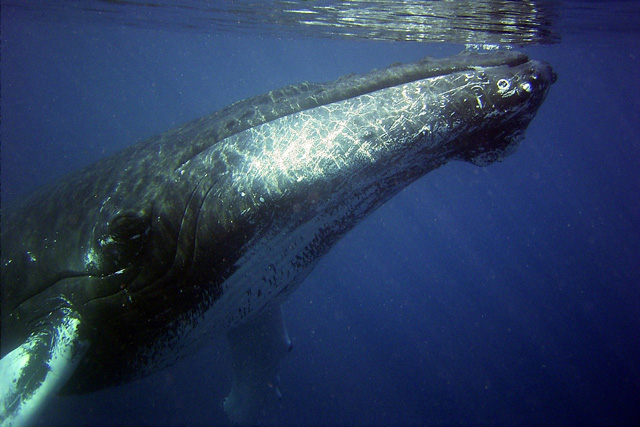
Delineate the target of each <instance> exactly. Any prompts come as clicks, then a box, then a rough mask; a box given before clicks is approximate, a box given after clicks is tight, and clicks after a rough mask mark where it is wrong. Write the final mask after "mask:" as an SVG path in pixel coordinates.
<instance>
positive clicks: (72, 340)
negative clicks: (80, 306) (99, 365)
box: [0, 307, 87, 427]
mask: <svg viewBox="0 0 640 427" xmlns="http://www.w3.org/2000/svg"><path fill="white" fill-rule="evenodd" d="M79 327H80V317H79V316H78V314H77V313H76V312H75V311H73V310H72V309H70V308H68V307H62V308H59V309H57V310H55V311H54V312H52V313H51V314H50V315H49V316H47V317H46V318H45V319H42V320H41V321H40V323H39V324H38V325H37V326H36V327H35V328H34V330H33V332H32V333H31V335H29V337H28V338H27V340H26V341H25V342H24V343H22V345H20V346H19V347H17V348H16V349H14V350H13V351H11V352H10V353H7V354H6V355H5V356H4V357H3V358H2V359H1V360H0V383H1V384H3V389H2V390H0V425H2V426H3V427H5V426H20V425H24V424H28V423H30V422H32V421H33V419H34V417H35V416H36V415H37V413H38V410H39V409H40V408H41V407H42V406H43V403H44V402H45V401H46V399H47V398H48V397H50V396H51V395H52V394H55V393H57V392H58V390H60V388H61V387H62V386H63V385H64V384H65V383H66V382H67V380H68V379H69V377H70V376H71V374H72V373H73V371H74V369H75V367H76V365H77V363H78V361H79V360H80V358H81V357H82V355H83V354H84V353H85V351H86V348H87V344H86V343H84V342H82V341H80V339H79V334H78V330H79ZM5 385H6V386H7V387H5Z"/></svg>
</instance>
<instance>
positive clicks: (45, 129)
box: [1, 14, 640, 425]
mask: <svg viewBox="0 0 640 427" xmlns="http://www.w3.org/2000/svg"><path fill="white" fill-rule="evenodd" d="M636 17H637V16H636ZM2 18H3V21H2V74H1V78H2V81H1V84H2V115H3V117H2V197H3V202H7V201H10V200H12V199H17V198H20V197H22V196H24V195H25V194H27V193H28V191H30V190H32V189H33V188H36V187H37V186H39V185H42V184H44V183H46V182H49V181H51V180H52V179H54V178H57V177H59V176H61V175H63V174H65V173H67V172H69V171H72V170H75V169H77V168H79V167H82V166H85V165H87V164H90V163H91V162H93V161H96V160H98V159H100V158H103V157H105V156H106V155H108V154H111V153H114V152H117V151H119V150H120V149H122V148H124V147H127V146H129V145H131V144H133V143H135V142H137V141H139V140H141V139H143V138H145V137H147V136H150V135H153V134H156V133H160V132H163V131H166V130H168V129H170V128H172V127H175V126H177V125H180V124H182V123H184V122H186V121H188V120H190V119H193V118H196V117H200V116H203V115H205V114H208V113H210V112H212V111H215V110H217V109H220V108H222V107H224V106H226V105H228V104H230V103H231V102H233V101H236V100H239V99H243V98H247V97H250V96H253V95H256V94H259V93H263V92H265V91H267V90H271V89H274V88H277V87H280V86H283V85H285V84H290V83H296V82H300V81H304V80H309V81H327V80H332V79H335V78H337V77H339V76H340V75H343V74H346V73H351V72H365V71H368V70H370V69H372V68H380V67H384V66H386V65H388V64H390V63H393V62H396V61H402V62H408V61H412V60H416V59H418V58H421V57H423V56H426V55H432V56H446V55H449V54H454V53H457V52H458V51H460V50H461V49H462V46H458V45H433V44H418V43H385V42H375V43H374V42H367V41H345V40H327V39H322V40H318V39H312V38H308V39H296V38H291V37H290V38H287V39H278V38H276V37H263V36H260V35H258V34H256V35H250V34H249V35H246V34H245V35H234V34H202V33H199V32H172V31H163V30H161V29H135V28H131V27H118V26H114V25H110V26H106V25H96V24H92V25H83V24H81V23H78V22H65V21H64V20H57V21H55V22H48V21H46V20H29V19H24V18H15V19H14V18H12V17H10V16H7V15H6V14H4V15H3V16H2ZM632 18H633V17H632ZM636 28H640V23H639V24H638V26H637V27H636ZM522 50H524V51H525V52H527V53H528V54H530V56H531V57H533V58H536V59H543V60H546V61H548V62H549V63H551V64H552V65H553V67H554V69H555V70H556V72H557V73H558V82H557V83H556V84H555V85H554V86H553V87H552V89H551V91H550V93H549V96H548V98H547V100H546V101H545V103H544V104H543V106H542V108H541V109H540V111H539V112H538V115H537V117H536V118H535V120H534V121H533V122H532V124H531V126H530V127H529V129H528V131H527V135H526V136H527V137H526V139H525V141H524V142H523V144H522V145H521V147H520V148H519V149H518V150H517V152H516V153H515V154H513V155H512V156H510V157H509V158H507V159H506V160H505V161H504V162H503V163H499V164H495V165H492V166H489V167H486V168H478V167H476V166H472V165H470V164H464V163H451V164H448V165H446V166H444V167H442V168H441V169H439V170H437V171H435V172H433V173H431V174H429V175H427V176H426V177H424V178H423V179H421V180H419V181H417V182H416V183H414V184H413V185H411V186H410V187H408V188H407V189H405V190H404V191H403V192H402V193H400V194H399V195H398V196H397V197H395V198H394V199H392V200H391V201H390V202H389V203H387V204H386V205H385V206H383V207H382V208H381V209H380V210H378V211H377V212H375V213H374V214H373V215H371V216H370V217H368V218H367V219H366V220H364V221H363V222H362V223H361V225H359V226H358V227H357V228H356V229H354V230H353V231H352V232H351V233H349V234H348V235H347V237H346V238H344V239H343V240H342V241H341V242H340V243H339V244H338V245H337V246H336V247H335V248H334V249H333V250H332V251H331V253H330V254H329V255H328V256H326V257H325V258H324V259H323V260H322V261H321V262H320V264H319V265H318V267H317V268H316V269H315V270H314V272H313V273H312V274H311V275H310V276H309V277H308V279H307V280H306V281H305V283H304V284H303V285H302V286H301V288H300V289H299V290H298V291H297V292H296V293H295V294H294V295H293V296H292V297H291V298H290V300H289V301H288V302H287V303H286V304H285V306H284V312H285V316H286V319H287V323H288V327H289V334H290V336H291V339H292V341H293V343H294V351H293V352H292V353H290V354H289V356H288V357H287V359H286V360H285V363H284V367H283V371H282V375H281V379H282V385H281V390H282V393H283V399H282V401H281V402H280V404H279V405H277V406H274V407H271V408H267V409H266V413H265V420H266V423H268V424H292V425H295V424H316V425H343V424H360V425H369V424H380V425H389V424H397V425H407V424H458V423H462V424H489V423H490V424H502V425H511V424H583V423H595V424H628V425H634V424H635V425H638V424H640V409H639V408H640V137H639V136H638V135H640V84H639V83H638V76H640V54H639V53H638V52H640V36H639V34H638V33H633V32H629V31H626V32H620V31H616V30H615V29H611V28H607V30H606V31H596V30H593V31H574V32H571V31H569V32H566V33H564V34H563V37H562V41H561V43H559V44H554V45H549V46H528V47H525V48H524V49H522ZM228 362H229V360H228V354H227V353H226V349H225V347H224V342H212V343H211V345H210V346H208V347H207V348H206V349H204V350H203V351H202V352H200V353H197V354H195V355H193V356H191V357H189V358H187V359H186V360H184V361H183V362H181V363H179V364H177V365H176V366H174V367H172V368H170V369H168V370H166V371H163V372H160V373H158V374H155V375H153V376H151V377H149V378H146V379H144V380H142V381H138V382H136V383H133V384H129V385H125V386H121V387H118V388H113V389H108V390H104V391H101V392H98V393H95V394H91V395H87V396H81V397H61V398H56V399H55V401H54V403H53V405H52V407H51V408H50V409H49V411H48V412H46V413H45V414H43V417H42V418H41V419H40V420H39V422H40V423H41V424H43V425H49V424H57V425H67V424H86V423H88V424H152V425H156V424H181V425H184V424H216V423H224V422H225V421H226V418H225V415H224V414H223V412H222V406H221V402H222V399H223V398H224V396H225V395H226V394H227V393H228V390H229V387H230V373H229V372H228V369H227V364H228Z"/></svg>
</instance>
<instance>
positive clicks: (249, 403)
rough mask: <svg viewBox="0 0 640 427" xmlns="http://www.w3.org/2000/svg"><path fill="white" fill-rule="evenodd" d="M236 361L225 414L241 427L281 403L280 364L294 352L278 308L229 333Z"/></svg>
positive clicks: (272, 308)
mask: <svg viewBox="0 0 640 427" xmlns="http://www.w3.org/2000/svg"><path fill="white" fill-rule="evenodd" d="M227 338H228V340H229V344H230V346H231V357H232V359H233V384H232V386H231V393H229V396H227V398H226V399H225V401H224V410H225V412H226V413H227V415H229V417H230V418H231V419H232V420H233V421H235V422H237V423H240V424H251V423H253V422H255V420H256V418H257V417H258V416H259V414H260V411H261V409H262V408H264V407H265V404H267V403H268V402H269V401H270V400H275V398H277V399H280V397H281V395H280V390H279V389H278V385H279V383H280V376H279V373H280V361H281V360H282V358H283V357H284V356H285V355H286V354H287V353H288V352H289V351H291V349H292V348H293V347H292V345H291V341H290V340H289V335H288V334H287V328H286V326H285V323H284V319H283V317H282V309H281V308H280V306H279V305H278V306H275V307H271V308H269V309H267V310H266V311H265V312H263V313H261V314H259V315H258V316H257V317H256V318H254V319H252V320H251V321H249V322H247V323H245V324H243V325H241V326H239V327H238V328H235V329H233V330H231V331H229V333H228V335H227Z"/></svg>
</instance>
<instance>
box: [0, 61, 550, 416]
mask: <svg viewBox="0 0 640 427" xmlns="http://www.w3.org/2000/svg"><path fill="white" fill-rule="evenodd" d="M555 79H556V75H555V73H554V72H553V71H552V69H551V67H550V66H549V65H548V64H546V63H545V62H541V61H535V60H530V59H529V58H528V57H527V56H526V55H524V54H522V53H518V52H515V51H494V52H490V53H478V52H462V53H460V54H458V55H456V56H453V57H450V58H441V59H433V58H426V59H423V60H421V61H418V62H414V63H410V64H394V65H391V66H390V67H388V68H385V69H382V70H374V71H372V72H369V73H367V74H362V75H348V76H344V77H342V78H340V79H338V80H337V81H334V82H330V83H324V84H313V83H302V84H298V85H292V86H287V87H284V88H282V89H279V90H274V91H271V92H269V93H266V94H263V95H260V96H256V97H254V98H251V99H247V100H244V101H239V102H237V103H235V104H232V105H231V106H229V107H227V108H225V109H223V110H221V111H219V112H216V113H213V114H211V115H209V116H206V117H203V118H201V119H197V120H194V121H192V122H189V123H187V124H185V125H183V126H182V127H179V128H177V129H174V130H171V131H168V132H166V133H164V134H162V135H159V136H155V137H152V138H149V139H147V140H145V141H142V142H140V143H138V144H136V145H134V146H132V147H129V148H128V149H125V150H124V151H122V152H120V153H118V154H115V155H113V156H111V157H109V158H106V159H104V160H102V161H100V162H98V163H96V164H95V165H92V166H90V167H88V168H85V169H83V170H80V171H77V172H75V173H71V174H70V175H68V176H66V177H64V178H62V179H61V180H59V181H58V182H55V183H52V184H50V185H48V186H46V187H45V188H42V189H40V190H39V191H36V192H35V193H33V194H32V195H31V196H29V197H27V198H25V199H24V200H21V201H20V202H19V203H15V204H14V205H13V206H11V207H10V208H6V209H5V212H3V218H2V255H1V280H2V282H1V284H2V315H1V332H2V346H1V351H2V359H1V360H0V393H1V394H2V396H1V400H0V423H1V424H2V425H22V424H25V423H29V421H30V420H31V421H32V420H33V419H34V418H33V417H34V416H35V415H36V414H37V413H38V411H39V410H40V408H42V407H43V406H44V403H45V402H46V401H47V398H48V397H50V396H51V395H53V394H56V393H61V394H77V393H86V392H91V391H94V390H98V389H101V388H104V387H108V386H113V385H117V384H121V383H125V382H128V381H131V380H133V379H135V378H139V377H142V376H145V375H147V374H149V373H151V372H154V371H156V370H158V369H161V368H163V367H166V366H168V365H170V364H171V363H173V362H175V361H176V360H178V359H179V358H180V357H182V356H184V355H185V354H187V353H190V352H192V351H193V350H194V349H196V348H197V347H198V346H199V345H203V344H206V343H207V342H210V339H211V337H212V336H214V335H216V334H226V335H227V339H228V343H229V345H230V349H231V356H232V360H233V366H232V367H231V370H232V376H233V382H232V387H231V391H230V393H229V395H228V397H227V398H226V400H225V401H224V409H225V411H226V412H227V414H228V415H229V417H230V419H231V420H233V421H236V422H239V423H251V422H252V420H253V419H255V418H254V417H255V414H256V413H257V411H259V408H260V407H261V405H263V404H264V402H265V401H266V399H268V398H270V396H271V395H273V394H274V393H275V394H279V393H280V392H279V390H278V375H279V370H280V365H281V361H282V359H283V357H284V356H285V355H286V354H287V352H288V351H290V350H291V342H290V341H289V338H288V336H287V332H286V328H285V324H284V319H283V317H282V313H281V311H280V306H279V304H280V303H281V302H282V301H283V299H284V298H286V297H287V295H289V294H290V293H291V292H292V291H293V290H294V289H295V288H296V287H297V286H298V285H299V284H300V283H301V282H302V281H303V280H304V278H305V277H306V276H307V275H308V274H309V272H310V271H311V270H312V269H313V267H314V266H315V265H316V263H317V262H318V260H319V259H320V258H321V257H322V256H323V255H324V254H326V253H327V252H328V251H329V250H330V249H331V247H332V246H333V245H334V244H335V243H336V242H337V241H338V240H339V239H340V238H341V237H342V236H344V235H345V234H346V233H347V232H348V231H349V230H351V229H352V228H353V227H354V226H355V225H356V224H357V223H358V222H359V221H360V220H361V219H362V218H364V217H365V216H367V215H368V214H370V213H371V212H372V211H374V210H375V209H376V208H377V207H379V206H381V205H382V204H383V203H385V201H387V200H388V199H389V198H391V197H392V196H393V195H394V194H396V193H397V192H399V191H400V190H401V189H402V188H404V187H405V186H407V185H408V184H409V183H411V182H413V181H414V180H416V179H418V178H420V177H421V176H423V175H425V174H426V173H428V172H430V171H432V170H434V169H436V168H438V167H440V166H442V165H444V164H445V163H447V162H449V161H451V160H463V161H468V162H471V163H473V164H476V165H480V166H484V165H488V164H491V163H493V162H495V161H499V160H501V159H502V158H504V157H505V156H506V155H508V154H509V153H511V152H512V151H513V150H514V149H515V147H516V146H517V145H518V143H519V142H520V141H521V140H522V138H523V134H524V131H525V129H526V128H527V126H528V125H529V123H530V121H531V120H532V119H533V117H534V116H535V114H536V111H537V110H538V108H539V107H540V105H541V104H542V102H543V100H544V98H545V96H546V94H547V91H548V89H549V87H550V86H551V84H552V83H553V82H554V81H555Z"/></svg>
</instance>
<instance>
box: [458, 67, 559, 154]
mask: <svg viewBox="0 0 640 427" xmlns="http://www.w3.org/2000/svg"><path fill="white" fill-rule="evenodd" d="M474 72H475V73H478V77H479V78H480V79H482V80H483V81H485V82H486V83H485V84H483V85H475V86H473V85H472V86H471V87H470V88H469V89H470V90H469V96H468V97H467V98H466V99H465V101H466V102H465V103H464V104H463V105H458V108H468V109H469V111H468V112H466V113H465V114H466V115H467V117H468V120H469V125H470V126H474V127H475V129H474V130H473V131H472V132H469V133H468V135H467V136H466V137H465V138H461V139H460V140H458V141H456V144H457V145H458V148H457V151H458V153H459V154H458V155H457V157H456V158H457V159H458V160H464V161H468V162H470V163H473V164H476V165H478V166H485V165H488V164H491V163H493V162H495V161H500V160H502V159H503V158H504V157H506V156H508V155H509V154H511V153H513V152H514V151H515V149H516V148H517V146H518V144H519V143H520V141H521V140H522V139H523V137H524V131H525V130H526V128H527V127H528V125H529V123H530V122H531V120H532V119H533V117H534V116H535V114H536V112H537V110H538V108H539V107H540V105H541V104H542V102H543V101H544V99H545V97H546V96H547V92H548V90H549V87H550V86H551V85H552V84H553V83H555V81H556V80H557V75H556V73H555V72H554V71H553V70H552V68H551V66H550V65H549V64H547V63H546V62H543V61H534V60H531V61H527V62H525V63H523V64H520V65H516V66H510V67H508V66H502V67H491V68H479V69H477V70H475V71H474ZM471 110H473V112H471Z"/></svg>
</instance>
